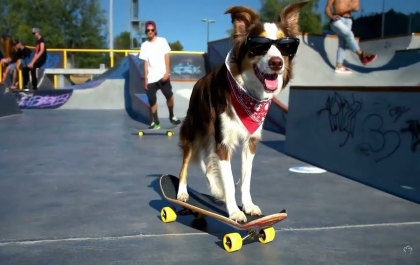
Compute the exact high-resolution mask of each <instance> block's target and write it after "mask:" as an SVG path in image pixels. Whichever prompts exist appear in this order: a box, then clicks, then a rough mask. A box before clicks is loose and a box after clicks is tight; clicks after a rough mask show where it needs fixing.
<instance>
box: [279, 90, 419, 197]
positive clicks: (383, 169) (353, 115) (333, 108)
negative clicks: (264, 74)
mask: <svg viewBox="0 0 420 265" xmlns="http://www.w3.org/2000/svg"><path fill="white" fill-rule="evenodd" d="M419 101H420V89H419V87H409V86H405V87H401V86H400V87H396V86H388V87H323V86H321V87H303V86H302V87H298V86H292V87H291V88H290V99H289V112H288V121H287V134H286V144H285V153H286V154H287V155H290V156H292V157H294V158H297V159H299V160H302V161H304V162H307V163H310V164H312V165H315V166H318V167H321V168H324V169H326V170H328V171H330V172H333V173H336V174H339V175H342V176H344V177H348V178H350V179H353V180H355V181H358V182H361V183H364V184H366V185H369V186H372V187H374V188H377V189H379V190H383V191H385V192H388V193H391V194H393V195H396V196H399V197H402V198H405V199H407V200H411V201H414V202H416V203H420V163H419V161H420V105H419ZM302 106H305V107H304V108H302Z"/></svg>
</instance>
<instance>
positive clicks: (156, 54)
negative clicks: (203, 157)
mask: <svg viewBox="0 0 420 265" xmlns="http://www.w3.org/2000/svg"><path fill="white" fill-rule="evenodd" d="M146 33H147V37H148V40H147V41H145V42H144V43H142V45H141V48H140V59H141V60H144V77H145V78H144V86H145V89H146V95H147V97H148V99H149V105H150V116H151V117H150V119H151V121H152V122H151V124H150V127H149V129H160V121H159V118H158V114H157V104H156V102H157V97H156V93H157V91H158V90H159V89H160V90H161V91H162V93H163V95H164V96H165V98H166V103H167V105H168V110H169V120H170V121H171V123H172V124H175V125H178V124H180V123H181V121H180V120H179V119H178V118H177V117H175V115H174V96H173V93H172V85H171V81H170V80H169V75H170V67H169V52H170V51H171V48H170V47H169V44H168V42H167V41H166V39H165V38H163V37H158V36H157V30H156V24H155V22H153V21H147V22H146Z"/></svg>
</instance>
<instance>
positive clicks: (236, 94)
mask: <svg viewBox="0 0 420 265" xmlns="http://www.w3.org/2000/svg"><path fill="white" fill-rule="evenodd" d="M227 77H228V80H229V83H230V90H231V97H232V100H233V106H234V108H235V111H236V113H237V114H238V116H239V118H240V119H241V121H242V123H243V124H244V125H245V127H246V128H247V129H248V131H250V132H251V133H253V132H254V131H255V130H256V129H257V128H258V127H259V126H260V125H261V124H262V123H263V122H264V119H265V117H266V116H267V113H268V109H269V108H270V105H271V101H272V100H271V99H268V100H258V99H255V98H253V97H251V96H250V95H248V94H247V93H246V91H245V90H244V89H242V88H241V87H240V86H239V84H238V83H237V82H236V80H235V78H234V77H233V76H232V74H231V73H230V71H227ZM235 101H236V102H238V103H239V105H240V106H238V104H235ZM240 107H241V108H240ZM238 108H240V109H238ZM245 114H246V116H245ZM249 118H251V119H252V120H253V121H254V123H256V124H254V125H251V124H249V121H246V120H247V119H249ZM255 125H256V126H255ZM250 127H254V128H253V129H251V128H250Z"/></svg>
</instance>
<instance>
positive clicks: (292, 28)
mask: <svg viewBox="0 0 420 265" xmlns="http://www.w3.org/2000/svg"><path fill="white" fill-rule="evenodd" d="M307 3H309V1H303V2H299V3H295V4H291V5H288V6H286V8H284V9H283V11H282V12H281V13H280V15H279V18H278V23H279V27H280V28H281V29H282V30H283V32H284V33H285V34H286V35H287V36H293V37H295V36H297V35H299V33H300V32H299V12H300V10H301V9H302V7H303V6H305V5H306V4H307Z"/></svg>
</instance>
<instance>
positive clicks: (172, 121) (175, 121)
mask: <svg viewBox="0 0 420 265" xmlns="http://www.w3.org/2000/svg"><path fill="white" fill-rule="evenodd" d="M169 120H170V121H171V123H172V124H174V125H178V124H180V123H181V121H180V120H179V119H178V118H177V117H175V116H173V117H170V118H169Z"/></svg>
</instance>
